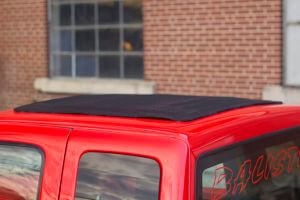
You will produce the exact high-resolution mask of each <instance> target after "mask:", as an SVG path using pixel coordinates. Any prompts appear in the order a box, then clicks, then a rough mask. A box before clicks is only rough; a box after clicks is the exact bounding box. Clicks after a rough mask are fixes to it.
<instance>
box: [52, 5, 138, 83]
mask: <svg viewBox="0 0 300 200" xmlns="http://www.w3.org/2000/svg"><path fill="white" fill-rule="evenodd" d="M49 11H50V12H49V16H50V17H49V18H50V48H51V51H50V69H51V70H50V71H51V76H54V77H73V78H80V77H89V78H121V79H142V78H143V74H144V69H143V63H144V62H143V7H142V0H88V1H87V0H49Z"/></svg>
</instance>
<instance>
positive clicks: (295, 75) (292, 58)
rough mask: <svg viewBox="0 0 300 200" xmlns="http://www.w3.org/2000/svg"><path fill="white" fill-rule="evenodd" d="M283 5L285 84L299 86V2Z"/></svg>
mask: <svg viewBox="0 0 300 200" xmlns="http://www.w3.org/2000/svg"><path fill="white" fill-rule="evenodd" d="M284 3H285V20H284V21H285V22H284V29H285V58H284V60H285V84H287V85H291V86H300V12H299V10H300V1H299V0H287V1H284Z"/></svg>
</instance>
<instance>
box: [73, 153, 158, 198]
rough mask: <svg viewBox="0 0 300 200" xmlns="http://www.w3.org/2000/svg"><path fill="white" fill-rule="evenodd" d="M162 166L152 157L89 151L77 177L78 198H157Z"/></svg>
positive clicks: (84, 157) (83, 158)
mask: <svg viewBox="0 0 300 200" xmlns="http://www.w3.org/2000/svg"><path fill="white" fill-rule="evenodd" d="M159 182H160V168H159V165H158V163H157V162H156V161H154V160H152V159H148V158H142V157H136V156H127V155H120V154H110V153H92V152H90V153H86V154H84V155H83V156H82V158H81V160H80V163H79V169H78V177H77V185H76V195H75V199H76V200H123V199H124V200H125V199H128V200H157V199H158V198H159Z"/></svg>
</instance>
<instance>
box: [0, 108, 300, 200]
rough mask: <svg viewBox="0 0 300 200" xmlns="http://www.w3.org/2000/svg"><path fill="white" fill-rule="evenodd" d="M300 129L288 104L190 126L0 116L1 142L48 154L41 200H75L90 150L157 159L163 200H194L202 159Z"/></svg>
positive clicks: (299, 113) (299, 117) (297, 114)
mask: <svg viewBox="0 0 300 200" xmlns="http://www.w3.org/2000/svg"><path fill="white" fill-rule="evenodd" d="M299 125H300V107H299V106H286V105H272V106H253V107H248V108H243V109H236V110H233V111H227V112H223V113H220V114H217V115H213V116H210V117H206V118H204V119H199V120H195V121H192V122H171V121H166V120H150V119H128V118H117V117H97V116H82V115H81V116H80V115H62V114H35V113H14V112H13V111H5V112H1V113H0V140H2V141H3V140H5V141H14V142H25V143H30V144H34V145H38V146H40V147H41V148H42V149H43V150H44V152H45V158H46V163H45V169H44V176H43V180H42V186H41V188H42V189H41V195H40V196H41V198H40V199H42V200H48V199H50V200H52V199H62V200H73V197H74V194H75V186H76V182H75V181H76V174H77V166H78V162H79V158H80V156H81V155H82V154H83V153H84V152H87V151H99V152H113V153H123V154H131V155H137V156H143V157H149V158H153V159H155V160H156V161H157V162H158V163H159V164H160V166H161V192H160V200H170V199H171V200H177V199H181V200H194V199H195V165H196V159H197V157H198V156H199V155H201V154H202V153H204V152H208V151H210V150H213V149H216V148H219V147H223V146H226V145H230V144H233V143H236V142H239V141H243V140H246V139H249V138H253V137H256V136H260V135H263V134H266V133H270V132H274V131H278V130H281V129H285V128H289V127H293V126H299ZM71 128H72V129H73V132H72V133H71V134H70V140H69V143H68V149H67V153H66V160H65V163H64V170H63V176H62V185H61V194H60V197H59V188H60V179H61V173H62V166H63V158H64V152H65V151H64V150H65V145H66V143H67V137H68V135H69V129H71ZM275 156H276V155H275ZM275 156H274V159H275ZM269 159H271V158H269ZM298 165H300V163H299V160H298ZM279 167H280V166H279ZM270 175H271V174H270ZM264 176H265V177H267V176H266V174H264ZM251 179H252V178H251ZM232 187H233V186H232Z"/></svg>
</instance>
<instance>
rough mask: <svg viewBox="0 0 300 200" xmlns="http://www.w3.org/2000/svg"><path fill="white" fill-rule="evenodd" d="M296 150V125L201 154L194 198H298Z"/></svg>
mask: <svg viewBox="0 0 300 200" xmlns="http://www.w3.org/2000/svg"><path fill="white" fill-rule="evenodd" d="M299 150H300V129H299V127H298V128H293V129H289V130H285V131H280V132H277V133H273V134H267V135H265V136H262V137H257V138H254V139H251V140H248V141H246V142H242V143H239V144H236V145H233V146H230V147H227V148H222V149H220V150H217V151H214V152H211V153H208V154H206V155H202V156H200V157H199V158H198V161H197V184H196V187H197V188H196V191H197V194H196V196H197V200H229V199H234V200H282V199H284V200H299V199H300V152H299Z"/></svg>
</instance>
